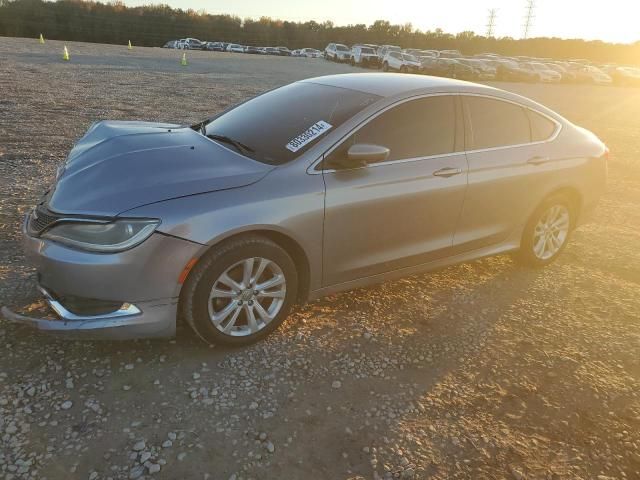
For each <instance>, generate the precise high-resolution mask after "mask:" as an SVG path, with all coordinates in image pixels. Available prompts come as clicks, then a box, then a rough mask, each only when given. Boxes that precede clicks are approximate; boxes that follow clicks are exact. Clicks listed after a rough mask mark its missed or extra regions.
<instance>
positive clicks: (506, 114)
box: [465, 96, 531, 150]
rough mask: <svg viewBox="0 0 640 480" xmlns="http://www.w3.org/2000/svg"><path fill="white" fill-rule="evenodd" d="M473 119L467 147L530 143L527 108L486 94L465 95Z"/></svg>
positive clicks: (474, 148)
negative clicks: (483, 95)
mask: <svg viewBox="0 0 640 480" xmlns="http://www.w3.org/2000/svg"><path fill="white" fill-rule="evenodd" d="M465 103H466V107H467V114H468V118H469V121H470V122H471V129H470V130H471V131H470V132H469V133H470V135H469V137H470V138H469V140H470V141H469V142H468V143H469V145H467V149H468V150H479V149H483V148H493V147H504V146H509V145H520V144H523V143H530V142H531V129H530V126H529V118H528V116H527V112H526V111H525V109H524V108H522V107H520V106H518V105H516V104H514V103H509V102H503V101H501V100H493V99H490V98H485V97H471V96H468V97H465Z"/></svg>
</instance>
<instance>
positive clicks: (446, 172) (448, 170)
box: [433, 167, 462, 178]
mask: <svg viewBox="0 0 640 480" xmlns="http://www.w3.org/2000/svg"><path fill="white" fill-rule="evenodd" d="M461 173H462V169H460V168H452V167H445V168H441V169H440V170H436V171H435V172H433V176H434V177H445V178H448V177H453V176H454V175H459V174H461Z"/></svg>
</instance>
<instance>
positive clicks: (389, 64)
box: [382, 51, 422, 73]
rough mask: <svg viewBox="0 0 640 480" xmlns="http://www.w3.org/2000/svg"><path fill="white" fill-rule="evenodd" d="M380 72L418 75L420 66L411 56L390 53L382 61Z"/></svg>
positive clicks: (395, 52) (394, 52)
mask: <svg viewBox="0 0 640 480" xmlns="http://www.w3.org/2000/svg"><path fill="white" fill-rule="evenodd" d="M382 70H383V71H385V72H388V71H389V70H393V71H396V72H400V73H420V71H421V70H422V64H421V63H420V61H419V60H418V59H417V58H416V57H414V56H413V55H409V54H408V53H402V52H397V51H390V52H389V53H387V54H386V55H385V57H384V59H383V60H382Z"/></svg>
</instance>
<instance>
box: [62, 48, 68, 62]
mask: <svg viewBox="0 0 640 480" xmlns="http://www.w3.org/2000/svg"><path fill="white" fill-rule="evenodd" d="M62 60H65V61H67V62H68V61H69V50H67V46H66V45H65V46H64V52H62Z"/></svg>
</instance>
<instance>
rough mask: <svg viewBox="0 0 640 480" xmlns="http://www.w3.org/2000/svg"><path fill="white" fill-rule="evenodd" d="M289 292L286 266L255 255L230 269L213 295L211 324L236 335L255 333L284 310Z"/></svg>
mask: <svg viewBox="0 0 640 480" xmlns="http://www.w3.org/2000/svg"><path fill="white" fill-rule="evenodd" d="M286 293H287V282H286V279H285V276H284V273H283V271H282V269H281V268H280V267H279V266H278V265H277V264H276V263H275V262H274V261H272V260H268V259H266V258H262V257H252V258H246V259H244V260H241V261H239V262H237V263H235V264H233V265H232V266H230V267H229V268H227V269H226V270H225V271H224V272H223V273H222V274H221V275H220V276H219V277H218V279H217V280H216V281H215V282H214V284H213V287H212V288H211V292H210V294H209V301H208V309H209V319H210V320H211V323H212V324H213V325H214V326H215V327H216V328H217V329H218V330H219V331H221V332H222V333H224V334H226V335H230V336H234V337H242V336H249V335H253V334H254V333H256V332H258V331H260V330H262V329H263V328H265V327H266V326H267V325H268V324H269V323H270V322H271V321H272V320H273V319H274V318H275V317H276V316H277V315H278V313H279V312H280V310H281V309H282V306H283V305H284V301H285V297H286Z"/></svg>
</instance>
